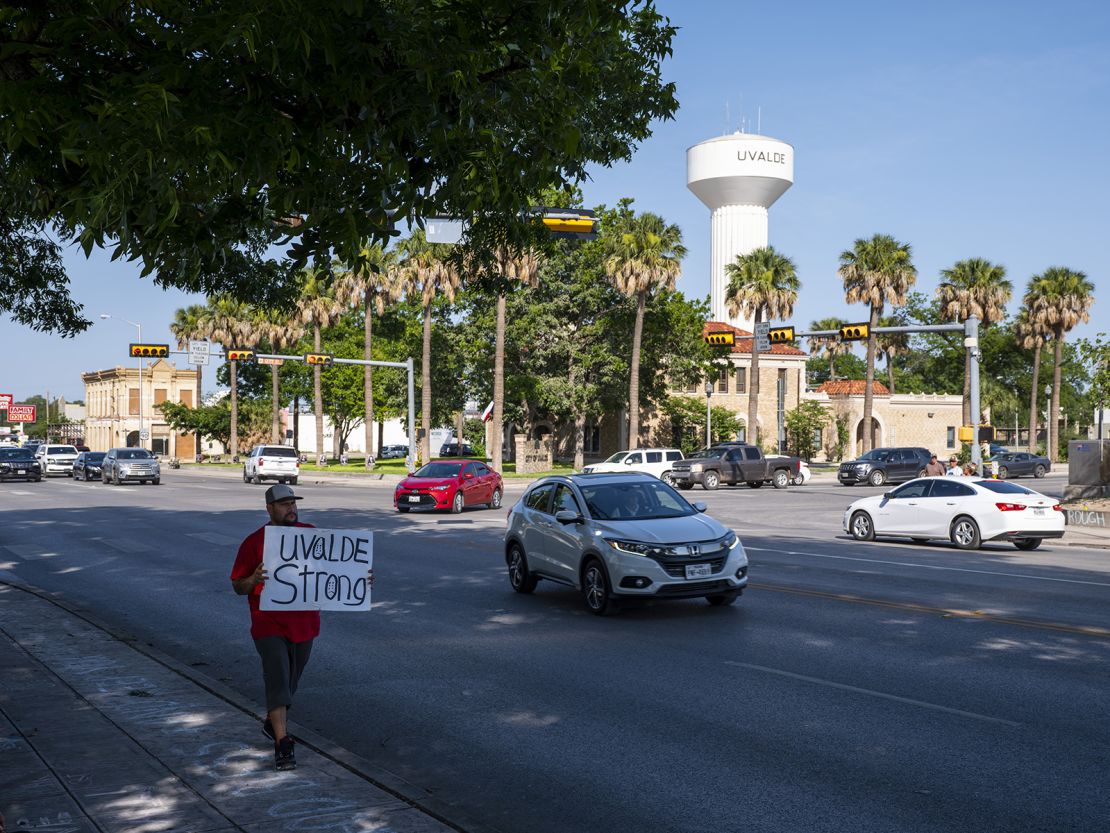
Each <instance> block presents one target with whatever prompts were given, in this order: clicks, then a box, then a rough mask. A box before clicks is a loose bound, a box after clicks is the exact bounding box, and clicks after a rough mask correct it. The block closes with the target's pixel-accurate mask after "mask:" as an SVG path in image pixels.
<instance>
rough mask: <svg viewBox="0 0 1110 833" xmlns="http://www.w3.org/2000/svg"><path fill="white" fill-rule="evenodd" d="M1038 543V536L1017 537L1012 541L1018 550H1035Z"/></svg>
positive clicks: (1039, 541) (1039, 540)
mask: <svg viewBox="0 0 1110 833" xmlns="http://www.w3.org/2000/svg"><path fill="white" fill-rule="evenodd" d="M1040 545H1041V539H1040V538H1018V539H1017V540H1016V541H1014V546H1015V547H1017V548H1018V549H1019V550H1035V549H1036V548H1037V547H1039V546H1040Z"/></svg>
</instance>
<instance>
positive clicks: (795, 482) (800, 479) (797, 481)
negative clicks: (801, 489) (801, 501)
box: [790, 474, 806, 486]
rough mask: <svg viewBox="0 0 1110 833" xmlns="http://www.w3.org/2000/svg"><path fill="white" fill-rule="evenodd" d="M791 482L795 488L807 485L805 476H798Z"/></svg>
mask: <svg viewBox="0 0 1110 833" xmlns="http://www.w3.org/2000/svg"><path fill="white" fill-rule="evenodd" d="M790 482H791V483H792V484H793V485H795V486H804V485H805V484H806V479H805V476H804V475H801V474H796V475H794V479H793V480H791V481H790Z"/></svg>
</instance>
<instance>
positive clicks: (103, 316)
mask: <svg viewBox="0 0 1110 833" xmlns="http://www.w3.org/2000/svg"><path fill="white" fill-rule="evenodd" d="M100 318H101V319H102V320H107V319H109V318H117V320H119V321H126V322H127V323H128V324H130V325H131V326H132V327H134V328H135V329H136V330H138V331H139V332H138V338H136V339H135V341H136V342H138V343H139V344H142V341H143V325H142V324H137V323H135V322H134V321H128V320H127V319H126V318H118V317H117V316H114V315H109V314H108V313H106V312H102V313H100ZM123 441H124V442H125V443H126V442H127V435H126V434H125V435H124V438H123ZM139 448H145V446H144V445H143V360H142V357H141V356H140V357H139Z"/></svg>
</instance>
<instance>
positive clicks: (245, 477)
mask: <svg viewBox="0 0 1110 833" xmlns="http://www.w3.org/2000/svg"><path fill="white" fill-rule="evenodd" d="M243 482H244V483H250V482H251V479H250V475H248V474H247V467H246V466H243Z"/></svg>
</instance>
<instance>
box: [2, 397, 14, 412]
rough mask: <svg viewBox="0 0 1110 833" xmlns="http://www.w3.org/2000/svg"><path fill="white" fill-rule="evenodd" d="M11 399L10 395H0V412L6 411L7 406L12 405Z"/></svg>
mask: <svg viewBox="0 0 1110 833" xmlns="http://www.w3.org/2000/svg"><path fill="white" fill-rule="evenodd" d="M12 400H13V397H12V395H11V394H10V393H0V411H6V410H8V406H9V405H11V404H12Z"/></svg>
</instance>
